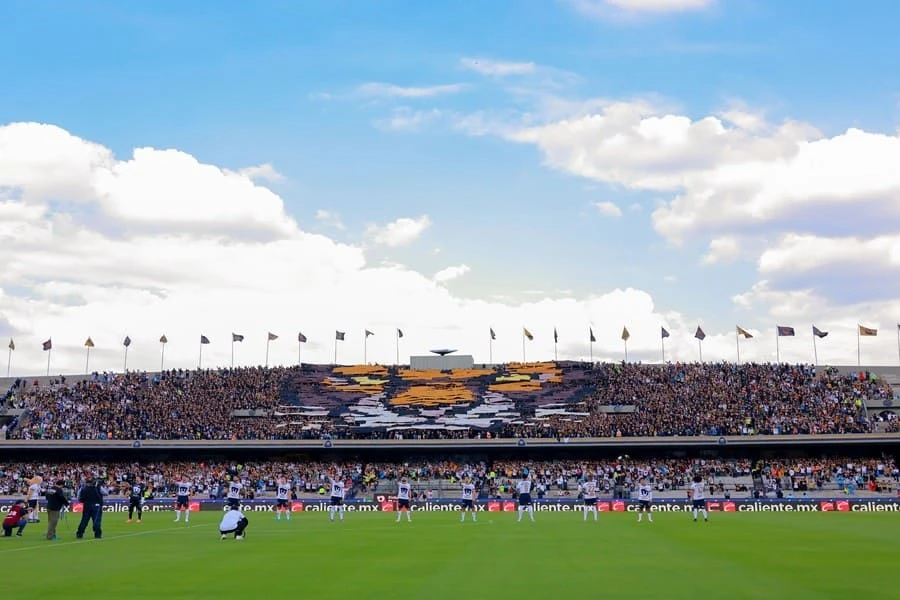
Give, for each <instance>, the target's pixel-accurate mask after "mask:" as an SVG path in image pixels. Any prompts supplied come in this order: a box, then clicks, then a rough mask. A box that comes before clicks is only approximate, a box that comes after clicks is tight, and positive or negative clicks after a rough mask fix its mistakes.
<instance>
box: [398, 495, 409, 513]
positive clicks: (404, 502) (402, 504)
mask: <svg viewBox="0 0 900 600" xmlns="http://www.w3.org/2000/svg"><path fill="white" fill-rule="evenodd" d="M401 508H405V509H406V510H409V498H407V499H406V500H403V499H398V500H397V510H400V509H401Z"/></svg>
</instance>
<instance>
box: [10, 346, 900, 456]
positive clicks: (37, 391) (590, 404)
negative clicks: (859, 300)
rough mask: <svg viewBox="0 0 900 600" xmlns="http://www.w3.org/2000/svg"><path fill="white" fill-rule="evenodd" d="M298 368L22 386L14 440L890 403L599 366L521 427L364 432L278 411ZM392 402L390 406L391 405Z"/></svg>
mask: <svg viewBox="0 0 900 600" xmlns="http://www.w3.org/2000/svg"><path fill="white" fill-rule="evenodd" d="M296 369H297V368H296V367H295V368H280V367H275V368H240V369H218V370H194V371H184V370H178V371H166V372H163V373H160V374H148V373H141V372H131V373H127V374H112V373H109V374H95V375H94V376H92V377H91V378H89V379H87V380H83V381H76V382H71V383H70V382H67V381H66V380H65V378H60V379H58V380H56V381H54V382H51V383H50V384H44V385H39V384H38V383H37V382H36V381H35V382H28V381H24V380H20V381H17V382H16V384H15V385H14V386H13V388H12V389H11V390H10V391H9V392H8V393H7V395H6V399H5V401H4V402H5V403H6V404H7V405H8V406H10V407H13V408H21V409H24V412H23V414H22V415H21V417H19V418H18V419H17V420H16V421H14V422H13V423H12V425H11V426H10V427H9V429H8V431H7V432H6V433H7V435H8V436H9V437H11V438H17V439H68V440H79V439H213V440H227V439H244V440H254V439H256V440H276V439H317V438H320V437H323V436H331V437H332V438H360V439H379V438H397V437H403V438H405V439H432V438H443V439H447V438H450V439H465V438H492V437H504V438H515V437H529V438H535V437H537V438H558V439H563V438H578V437H634V436H698V435H711V436H725V435H794V434H826V433H838V434H841V433H868V432H871V431H872V430H873V429H872V428H873V421H874V419H869V418H867V413H866V409H865V403H866V401H867V400H874V401H878V402H881V401H884V400H888V399H891V398H893V390H892V389H891V387H890V386H889V385H888V384H887V383H885V382H883V381H881V380H879V379H877V378H876V377H873V376H871V375H870V374H868V373H859V374H850V375H842V374H840V373H839V372H838V371H837V370H835V369H820V368H816V367H813V366H811V365H772V364H765V365H762V364H744V365H737V364H731V363H702V364H697V363H693V364H678V363H676V364H664V365H643V364H637V363H601V364H594V365H581V368H580V371H579V373H580V375H579V379H577V380H568V379H566V376H565V375H564V376H563V377H562V378H561V381H557V382H543V383H542V384H541V385H542V387H543V388H544V389H549V390H551V391H552V390H557V391H558V393H561V394H567V393H570V392H571V390H572V389H573V388H577V391H578V394H577V395H575V396H573V397H574V398H575V399H578V400H579V402H578V404H579V406H577V407H576V406H574V400H573V406H572V410H566V411H562V412H558V413H555V414H546V413H544V414H536V409H539V408H540V407H539V406H535V405H533V404H529V403H530V402H532V403H533V402H534V400H533V397H532V396H527V397H526V396H523V397H522V398H521V399H517V397H516V396H515V395H512V394H510V398H512V399H513V400H515V402H516V409H517V410H518V411H520V412H521V414H522V418H521V419H517V420H515V421H513V422H506V423H502V422H498V423H496V424H494V425H492V426H491V427H484V428H481V427H470V428H457V429H448V428H440V427H436V428H418V429H416V428H402V427H391V428H388V427H383V428H374V429H373V428H365V429H363V428H361V427H354V426H353V423H350V422H348V418H347V417H346V412H344V411H342V410H341V407H336V408H333V409H329V410H324V411H322V412H320V413H318V414H315V415H312V414H311V413H306V414H291V415H287V416H285V415H283V414H279V413H277V412H276V411H277V409H278V408H279V407H283V406H284V404H285V402H286V400H285V398H286V394H285V390H284V386H285V381H286V379H288V375H291V374H294V373H295V370H296ZM563 373H564V374H565V373H566V371H565V370H563ZM554 386H556V387H554ZM315 389H318V388H315ZM316 393H321V394H323V395H324V394H326V393H327V392H326V391H324V389H323V391H321V392H316ZM294 401H298V400H296V399H295V400H294ZM330 401H332V403H333V400H330ZM483 401H484V400H483V399H476V400H475V401H474V402H475V404H477V403H479V402H483ZM383 402H384V403H385V406H389V405H390V398H387V399H384V400H383ZM235 411H244V412H243V413H242V414H236V413H235ZM249 411H253V412H252V413H251V412H249ZM537 412H540V411H539V410H538V411H537ZM260 415H265V416H260ZM879 418H880V417H879ZM880 425H882V426H883V427H881V429H880V430H881V431H896V430H900V423H898V421H897V419H896V418H890V417H888V418H887V420H885V421H884V422H883V423H880Z"/></svg>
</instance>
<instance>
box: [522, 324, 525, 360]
mask: <svg viewBox="0 0 900 600" xmlns="http://www.w3.org/2000/svg"><path fill="white" fill-rule="evenodd" d="M522 364H525V330H524V329H523V330H522Z"/></svg>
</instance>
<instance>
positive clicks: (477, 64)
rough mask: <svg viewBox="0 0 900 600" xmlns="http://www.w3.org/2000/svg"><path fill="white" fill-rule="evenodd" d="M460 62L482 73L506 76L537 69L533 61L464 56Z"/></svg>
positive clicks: (464, 66)
mask: <svg viewBox="0 0 900 600" xmlns="http://www.w3.org/2000/svg"><path fill="white" fill-rule="evenodd" d="M460 64H461V65H462V66H463V68H464V69H467V70H469V71H475V72H476V73H480V74H481V75H490V76H494V77H506V76H508V75H531V74H533V73H534V72H535V71H537V65H536V64H535V63H533V62H510V61H502V60H491V59H489V58H463V59H461V60H460Z"/></svg>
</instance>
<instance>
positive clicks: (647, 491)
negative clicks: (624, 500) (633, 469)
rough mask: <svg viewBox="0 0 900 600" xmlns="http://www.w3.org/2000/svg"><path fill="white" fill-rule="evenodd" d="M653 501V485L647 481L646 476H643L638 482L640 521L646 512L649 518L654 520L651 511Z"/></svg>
mask: <svg viewBox="0 0 900 600" xmlns="http://www.w3.org/2000/svg"><path fill="white" fill-rule="evenodd" d="M651 502H653V486H651V485H650V484H649V483H648V482H647V478H646V477H641V480H640V481H639V482H638V523H640V522H641V518H642V517H643V516H644V513H647V520H648V521H649V522H651V523H652V522H653V514H652V513H651V512H650V503H651Z"/></svg>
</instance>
